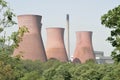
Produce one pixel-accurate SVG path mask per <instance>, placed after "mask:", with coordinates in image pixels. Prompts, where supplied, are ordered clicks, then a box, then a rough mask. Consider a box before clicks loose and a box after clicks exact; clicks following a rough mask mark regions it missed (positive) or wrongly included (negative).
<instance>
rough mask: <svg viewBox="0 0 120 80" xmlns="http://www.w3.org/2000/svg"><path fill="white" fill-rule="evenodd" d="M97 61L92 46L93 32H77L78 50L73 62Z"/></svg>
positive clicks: (76, 49)
mask: <svg viewBox="0 0 120 80" xmlns="http://www.w3.org/2000/svg"><path fill="white" fill-rule="evenodd" d="M89 59H93V60H95V55H94V53H93V46H92V32H91V31H78V32H76V48H75V52H74V56H73V62H80V63H85V62H86V61H87V60H89Z"/></svg>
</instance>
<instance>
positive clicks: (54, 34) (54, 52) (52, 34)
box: [46, 28, 68, 62]
mask: <svg viewBox="0 0 120 80" xmlns="http://www.w3.org/2000/svg"><path fill="white" fill-rule="evenodd" d="M46 55H47V58H48V59H57V60H60V61H62V62H67V61H68V58H67V53H66V49H65V45H64V28H47V44H46Z"/></svg>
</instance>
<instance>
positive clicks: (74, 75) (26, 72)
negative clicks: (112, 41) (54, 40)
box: [0, 54, 120, 80]
mask: <svg viewBox="0 0 120 80" xmlns="http://www.w3.org/2000/svg"><path fill="white" fill-rule="evenodd" d="M0 80H120V64H96V63H94V62H92V61H88V62H86V63H84V64H77V63H76V64H74V63H71V62H59V61H57V60H54V59H51V60H48V61H47V62H40V61H30V60H21V59H20V58H12V57H10V56H9V55H7V54H0Z"/></svg>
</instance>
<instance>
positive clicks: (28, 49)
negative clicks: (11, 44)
mask: <svg viewBox="0 0 120 80" xmlns="http://www.w3.org/2000/svg"><path fill="white" fill-rule="evenodd" d="M17 18H18V26H19V27H22V26H26V27H27V28H28V30H29V33H25V34H24V36H23V38H22V39H23V40H22V41H21V42H20V43H19V47H18V48H16V49H15V50H14V53H13V56H17V55H20V56H22V59H25V60H26V59H29V60H40V61H42V62H44V61H46V60H47V57H46V54H45V49H44V45H43V41H42V37H41V26H42V24H41V19H42V16H40V15H19V16H18V17H17Z"/></svg>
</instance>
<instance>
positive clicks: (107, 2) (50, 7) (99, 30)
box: [7, 0, 120, 56]
mask: <svg viewBox="0 0 120 80" xmlns="http://www.w3.org/2000/svg"><path fill="white" fill-rule="evenodd" d="M7 1H8V2H9V3H10V7H11V8H12V9H13V10H14V12H15V13H16V15H21V14H37V15H42V17H43V18H42V24H43V26H42V36H43V40H44V44H45V41H46V36H47V35H46V27H53V26H54V27H64V28H65V26H66V19H65V17H66V14H69V15H70V43H71V44H70V45H71V55H72V54H73V52H74V49H75V42H76V41H75V40H76V36H75V32H76V31H85V30H87V31H93V38H92V39H93V47H94V50H96V51H104V53H105V55H107V56H109V55H110V51H111V50H112V47H111V46H110V44H109V43H108V42H107V41H105V39H106V38H107V37H108V36H109V29H107V28H105V27H104V26H102V25H101V22H100V17H101V16H102V15H103V14H105V13H106V12H107V11H108V10H109V9H112V8H114V7H116V6H118V5H119V4H120V0H7ZM16 20H17V19H16ZM11 30H12V31H16V30H17V26H16V27H14V28H12V29H11ZM65 36H66V35H65ZM65 38H66V37H65Z"/></svg>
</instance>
